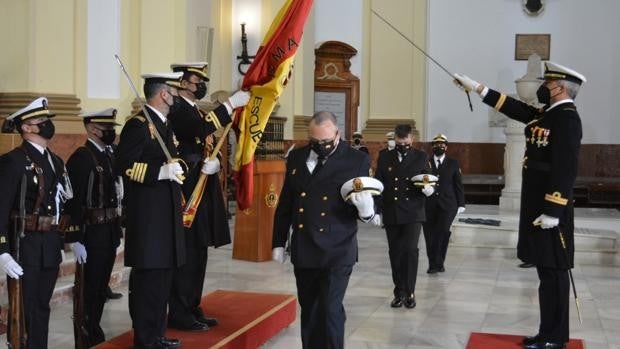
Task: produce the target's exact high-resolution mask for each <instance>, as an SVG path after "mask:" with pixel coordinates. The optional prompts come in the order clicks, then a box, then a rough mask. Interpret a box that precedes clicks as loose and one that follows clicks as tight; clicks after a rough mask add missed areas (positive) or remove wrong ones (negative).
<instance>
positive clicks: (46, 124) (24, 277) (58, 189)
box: [0, 97, 86, 349]
mask: <svg viewBox="0 0 620 349" xmlns="http://www.w3.org/2000/svg"><path fill="white" fill-rule="evenodd" d="M53 116H54V114H52V113H50V111H49V109H48V107H47V98H45V97H41V98H37V99H36V100H34V101H33V102H32V103H30V104H29V105H28V106H26V107H25V108H23V109H21V110H18V111H17V112H15V113H13V114H11V115H9V116H8V117H7V119H6V121H5V123H8V124H6V125H5V126H6V127H3V128H4V129H5V130H12V129H13V128H15V129H17V131H18V132H19V134H20V135H21V136H22V138H23V140H24V141H23V142H22V144H21V145H19V146H18V147H17V148H15V149H13V150H11V151H10V152H8V153H6V154H4V155H2V157H0V193H2V195H1V196H0V267H2V270H3V271H4V272H5V273H6V274H7V276H8V277H9V278H13V279H21V282H22V299H23V307H24V317H25V326H26V328H25V332H26V334H27V342H26V348H33V349H35V348H36V349H40V348H47V337H48V326H49V318H50V304H49V303H50V299H51V298H52V293H53V292H54V286H55V285H56V278H57V277H58V270H59V265H60V262H61V260H62V257H61V253H60V251H61V250H62V248H63V238H62V232H63V230H64V229H65V228H66V226H68V224H69V217H68V216H65V215H64V214H63V206H64V204H63V203H64V202H65V201H66V200H68V199H70V198H71V197H72V195H73V194H72V188H71V182H70V181H69V177H68V176H67V175H66V169H65V165H64V162H63V161H62V159H60V157H58V156H57V155H56V154H54V153H53V152H52V151H51V150H50V149H49V148H48V147H47V145H48V143H49V141H50V140H51V139H52V137H53V136H54V132H55V128H54V124H53V123H52V120H51V118H52V117H53ZM22 194H23V195H22ZM22 207H23V208H24V211H25V212H23V213H25V217H24V223H25V224H24V226H23V233H24V234H23V235H21V234H20V233H21V232H20V231H19V230H20V227H21V226H22V224H21V223H22V222H21V219H20V216H21V215H22V213H20V211H21V208H22ZM20 235H21V236H20ZM14 239H19V259H18V260H15V259H14V258H13V256H16V252H17V251H10V248H9V246H15V243H16V241H15V240H14ZM72 248H74V251H76V250H77V251H79V252H77V253H76V255H79V256H78V258H81V259H83V260H85V259H86V252H85V250H83V248H82V249H80V247H79V246H77V245H75V244H72ZM9 320H10V319H9ZM9 323H10V321H9Z"/></svg>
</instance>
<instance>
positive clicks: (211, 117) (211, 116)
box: [205, 111, 222, 129]
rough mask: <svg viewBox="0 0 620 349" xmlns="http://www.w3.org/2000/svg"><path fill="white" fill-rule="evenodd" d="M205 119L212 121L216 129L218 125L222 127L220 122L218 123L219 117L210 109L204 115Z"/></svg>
mask: <svg viewBox="0 0 620 349" xmlns="http://www.w3.org/2000/svg"><path fill="white" fill-rule="evenodd" d="M205 120H206V121H207V122H212V123H213V125H215V128H216V129H219V128H220V127H222V124H221V123H220V119H218V118H217V115H215V113H214V112H212V111H210V112H209V113H208V114H207V115H206V116H205Z"/></svg>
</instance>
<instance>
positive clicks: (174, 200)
mask: <svg viewBox="0 0 620 349" xmlns="http://www.w3.org/2000/svg"><path fill="white" fill-rule="evenodd" d="M181 75H182V74H181V73H161V74H147V75H143V76H142V77H143V78H144V97H145V98H146V105H145V106H144V108H145V109H146V110H147V112H148V116H149V117H150V120H149V119H148V118H147V117H145V115H143V114H142V113H143V111H141V112H140V113H138V114H137V115H135V116H133V117H132V118H130V119H129V120H127V122H126V123H125V126H124V127H123V131H122V132H121V137H120V142H119V144H118V149H117V152H116V154H117V156H116V169H117V174H119V175H122V176H123V178H124V179H125V180H126V184H127V186H126V196H127V198H126V199H127V205H126V216H127V219H126V224H125V226H126V231H127V234H126V236H125V265H127V266H129V267H132V268H131V273H130V275H129V313H130V315H131V320H132V326H133V329H134V347H135V348H177V347H179V346H180V342H179V340H177V339H171V338H166V337H164V332H165V329H166V310H167V303H168V298H169V296H170V291H171V287H172V277H173V272H174V269H175V268H177V267H180V266H181V265H183V264H185V234H184V232H183V218H182V211H181V197H182V194H181V184H183V181H182V179H183V169H182V168H181V166H180V165H179V163H178V162H169V159H168V158H167V156H166V152H168V153H169V154H170V155H171V156H172V157H174V156H176V148H175V145H174V140H173V134H172V130H171V129H170V128H169V127H167V118H166V116H167V115H168V114H169V113H170V112H172V111H173V110H174V108H177V106H178V105H179V102H178V99H179V98H180V97H179V96H178V95H177V93H178V92H177V88H176V87H177V86H179V79H180V78H181ZM157 137H161V140H162V143H163V146H165V147H166V148H163V147H162V145H161V144H160V143H159V141H158V139H157ZM164 149H166V150H164Z"/></svg>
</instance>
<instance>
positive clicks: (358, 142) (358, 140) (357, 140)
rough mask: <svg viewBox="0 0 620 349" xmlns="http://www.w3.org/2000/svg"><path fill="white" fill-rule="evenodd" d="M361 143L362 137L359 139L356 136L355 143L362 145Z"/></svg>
mask: <svg viewBox="0 0 620 349" xmlns="http://www.w3.org/2000/svg"><path fill="white" fill-rule="evenodd" d="M361 143H362V140H361V139H359V138H355V139H354V140H353V144H355V145H360V144H361Z"/></svg>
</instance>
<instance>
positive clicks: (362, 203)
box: [350, 191, 375, 218]
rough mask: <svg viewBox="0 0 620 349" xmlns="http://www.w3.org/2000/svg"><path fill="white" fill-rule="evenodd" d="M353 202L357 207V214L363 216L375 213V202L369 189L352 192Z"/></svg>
mask: <svg viewBox="0 0 620 349" xmlns="http://www.w3.org/2000/svg"><path fill="white" fill-rule="evenodd" d="M350 200H351V203H352V204H353V205H355V207H356V208H357V214H358V215H359V216H360V217H361V218H366V217H370V216H372V215H373V214H375V202H374V201H373V200H372V194H370V192H369V191H360V192H357V193H353V194H351V198H350Z"/></svg>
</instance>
